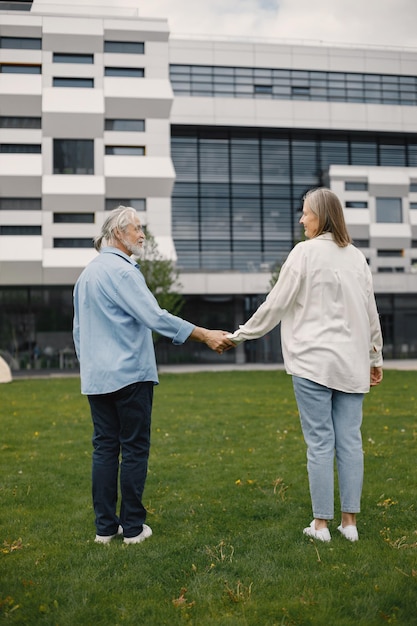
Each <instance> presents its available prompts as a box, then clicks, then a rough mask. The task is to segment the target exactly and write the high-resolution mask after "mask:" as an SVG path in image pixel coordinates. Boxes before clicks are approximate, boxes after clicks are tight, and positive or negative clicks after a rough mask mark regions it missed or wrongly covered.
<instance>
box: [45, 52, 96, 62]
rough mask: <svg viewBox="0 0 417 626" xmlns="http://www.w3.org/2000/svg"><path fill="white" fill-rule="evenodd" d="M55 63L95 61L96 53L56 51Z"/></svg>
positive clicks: (54, 55)
mask: <svg viewBox="0 0 417 626" xmlns="http://www.w3.org/2000/svg"><path fill="white" fill-rule="evenodd" d="M53 62H54V63H88V64H91V63H94V54H75V53H74V54H70V53H65V52H54V54H53Z"/></svg>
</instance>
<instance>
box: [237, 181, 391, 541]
mask: <svg viewBox="0 0 417 626" xmlns="http://www.w3.org/2000/svg"><path fill="white" fill-rule="evenodd" d="M300 222H301V224H302V225H303V226H304V231H305V236H306V238H307V241H303V242H301V243H299V244H297V245H296V246H295V247H294V248H293V250H292V251H291V252H290V254H289V255H288V258H287V260H286V262H285V263H284V265H283V267H282V269H281V272H280V276H279V280H278V282H277V283H276V285H275V286H274V288H273V289H272V291H271V292H270V293H269V295H268V297H267V298H266V300H265V302H264V303H263V304H262V305H261V306H260V307H259V308H258V310H257V311H256V312H255V313H254V315H253V316H252V317H251V318H250V319H249V320H248V321H247V322H246V324H244V325H242V326H240V327H239V329H238V330H236V331H235V332H234V333H233V334H231V335H229V337H230V338H231V339H232V341H233V342H234V343H235V344H236V345H237V344H239V343H241V342H243V341H246V340H249V339H256V338H259V337H262V336H263V335H265V334H266V333H268V332H269V331H270V330H272V329H273V328H274V327H275V326H276V325H277V324H278V323H279V322H281V339H282V351H283V356H284V363H285V368H286V371H287V373H288V374H291V375H292V379H293V386H294V393H295V397H296V401H297V405H298V410H299V414H300V420H301V427H302V431H303V435H304V439H305V442H306V445H307V469H308V478H309V485H310V494H311V500H312V508H313V515H314V519H313V521H312V522H311V524H310V525H309V526H308V527H307V528H305V529H304V534H305V535H308V536H309V537H313V538H315V539H319V540H321V541H330V540H331V536H330V532H329V529H328V527H327V525H328V520H331V519H333V514H334V475H333V467H334V455H335V454H336V462H337V470H338V479H339V490H340V500H341V510H342V519H341V524H340V526H339V527H338V530H339V531H340V533H341V534H342V535H343V536H344V537H345V538H346V539H348V540H350V541H357V540H358V531H357V528H356V514H357V513H358V512H359V511H360V499H361V493H362V483H363V451H362V437H361V423H362V405H363V399H364V394H365V393H367V392H368V391H369V388H370V386H374V385H378V384H379V383H380V382H381V380H382V335H381V328H380V323H379V316H378V312H377V308H376V304H375V297H374V292H373V286H372V277H371V272H370V270H369V267H368V265H367V262H366V259H365V257H364V256H363V254H362V253H361V252H360V251H359V250H358V249H357V248H355V247H354V246H353V245H352V243H351V238H350V236H349V233H348V231H347V228H346V224H345V220H344V216H343V209H342V206H341V203H340V201H339V199H338V198H337V196H336V195H335V194H334V193H333V192H332V191H330V190H329V189H325V188H319V189H314V190H311V191H309V192H308V193H307V194H306V196H305V198H304V206H303V214H302V217H301V219H300Z"/></svg>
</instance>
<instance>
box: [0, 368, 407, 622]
mask: <svg viewBox="0 0 417 626" xmlns="http://www.w3.org/2000/svg"><path fill="white" fill-rule="evenodd" d="M0 417H1V427H2V435H1V443H0V446H1V456H0V467H1V473H0V490H1V491H0V496H1V512H0V515H1V519H0V547H1V554H0V561H1V566H0V619H1V620H2V621H4V622H5V623H9V624H50V625H58V626H79V625H80V626H84V625H89V624H91V625H95V626H97V625H111V626H114V625H118V624H120V625H124V624H126V625H135V626H162V625H165V624H166V625H167V626H175V625H177V624H192V625H193V626H210V625H216V626H217V625H219V626H220V625H230V626H240V625H251V626H252V625H253V626H258V625H259V626H272V625H284V624H285V625H308V624H312V625H323V626H350V625H356V626H358V625H363V626H373V625H379V624H390V623H391V624H401V625H407V626H409V625H412V624H417V481H416V476H417V471H416V461H417V455H416V444H417V372H396V371H387V372H385V379H384V382H383V384H382V385H381V386H380V387H378V388H376V389H373V390H372V391H371V393H370V394H369V395H368V396H367V398H366V402H365V417H364V426H363V440H364V451H365V484H364V491H363V501H362V509H363V512H362V513H361V514H360V516H359V518H358V522H359V523H358V528H359V533H360V541H359V542H358V543H353V544H352V543H350V542H348V541H346V540H345V539H343V538H342V537H341V536H339V533H338V532H337V530H336V527H337V525H338V524H339V523H340V517H339V512H338V510H336V512H335V514H336V517H335V520H334V522H332V524H331V527H330V530H331V532H332V535H333V540H332V542H331V543H330V544H323V543H320V542H315V541H313V540H311V539H309V538H307V537H305V536H303V534H302V529H303V527H304V526H306V525H307V524H309V522H310V521H311V504H310V497H309V493H308V484H307V474H306V459H305V445H304V441H303V439H302V435H301V430H300V425H299V421H298V414H297V409H296V405H295V401H294V397H293V392H292V386H291V379H290V377H289V376H287V375H286V374H285V373H284V372H282V371H267V372H259V371H256V372H214V373H195V374H163V375H161V384H160V385H159V387H157V388H156V392H155V403H154V413H153V435H152V447H151V457H150V468H149V469H150V471H149V477H148V481H147V485H146V490H145V504H146V506H147V508H148V511H149V516H148V520H147V521H148V523H149V525H150V526H151V527H152V529H153V531H154V535H153V537H152V538H151V539H149V540H147V541H146V542H145V543H143V544H139V545H133V546H125V545H123V543H122V541H121V540H120V539H116V540H114V541H113V543H112V544H110V545H107V546H103V545H97V544H95V543H94V541H93V540H94V535H95V529H94V523H93V512H92V507H91V499H90V489H91V485H90V470H91V467H90V466H91V423H90V415H89V408H88V403H87V400H86V398H84V397H82V396H81V395H80V391H79V381H78V379H77V378H72V379H48V380H15V381H14V382H12V383H10V384H7V385H1V387H0Z"/></svg>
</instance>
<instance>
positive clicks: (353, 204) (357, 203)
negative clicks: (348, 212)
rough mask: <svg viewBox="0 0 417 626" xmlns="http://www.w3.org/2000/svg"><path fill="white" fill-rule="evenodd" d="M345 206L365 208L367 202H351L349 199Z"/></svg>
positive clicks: (348, 207)
mask: <svg viewBox="0 0 417 626" xmlns="http://www.w3.org/2000/svg"><path fill="white" fill-rule="evenodd" d="M346 208H347V209H367V208H368V203H367V202H352V201H351V200H348V201H347V202H346Z"/></svg>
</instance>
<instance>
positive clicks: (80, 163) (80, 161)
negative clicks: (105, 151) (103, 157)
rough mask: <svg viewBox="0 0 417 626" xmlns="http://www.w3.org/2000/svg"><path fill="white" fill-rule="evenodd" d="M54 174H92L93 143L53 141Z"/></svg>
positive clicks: (80, 140) (82, 140)
mask: <svg viewBox="0 0 417 626" xmlns="http://www.w3.org/2000/svg"><path fill="white" fill-rule="evenodd" d="M54 174H82V175H86V174H94V141H93V140H92V139H54Z"/></svg>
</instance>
